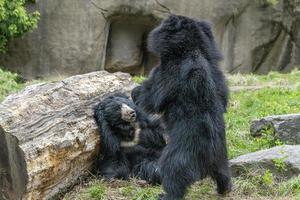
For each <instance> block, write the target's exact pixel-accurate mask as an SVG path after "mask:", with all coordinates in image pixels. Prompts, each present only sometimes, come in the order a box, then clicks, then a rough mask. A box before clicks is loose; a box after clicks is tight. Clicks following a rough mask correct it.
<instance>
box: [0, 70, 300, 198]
mask: <svg viewBox="0 0 300 200" xmlns="http://www.w3.org/2000/svg"><path fill="white" fill-rule="evenodd" d="M227 78H228V83H229V86H230V87H231V88H232V89H234V88H238V89H237V90H233V91H234V92H231V95H230V103H229V107H228V112H227V113H226V115H225V120H226V126H227V142H228V150H229V157H230V158H234V157H237V156H239V155H242V154H246V153H249V152H254V151H257V150H261V149H266V148H270V147H272V146H276V145H280V144H282V142H281V141H278V140H276V139H274V137H273V135H272V132H268V131H266V132H265V133H264V134H263V136H262V137H260V138H253V137H251V136H250V133H249V127H250V122H251V121H252V120H253V119H257V118H261V117H264V116H268V115H277V114H287V113H299V112H300V71H297V70H294V71H292V72H291V73H288V74H280V73H277V72H271V73H269V74H268V75H261V76H258V75H251V74H250V75H241V74H236V75H227ZM133 79H134V81H136V82H139V83H140V82H142V81H143V80H144V79H145V78H144V77H134V78H133ZM0 83H1V85H0V101H1V99H3V98H4V96H6V95H8V94H10V93H12V92H16V91H18V90H20V89H22V88H23V87H24V86H26V85H27V84H28V83H22V82H20V81H19V79H18V76H17V75H16V74H13V73H10V72H7V71H3V70H0ZM274 162H276V161H274ZM277 164H278V165H279V164H280V162H279V161H277ZM233 183H234V190H233V192H232V193H230V194H229V195H228V196H226V197H224V199H263V200H267V199H272V200H274V199H295V200H297V199H300V176H299V177H295V178H294V179H290V180H288V181H277V180H276V181H275V180H274V179H273V176H272V174H271V173H270V172H268V171H266V172H265V174H257V173H253V172H245V173H244V174H243V175H242V176H241V177H238V178H234V179H233ZM161 191H162V189H161V187H159V186H149V185H147V184H146V183H145V182H142V181H138V180H131V181H129V182H128V181H114V182H107V181H99V180H97V179H96V178H94V179H93V180H92V181H90V182H89V183H88V184H87V185H82V186H80V187H79V188H78V189H77V190H76V191H73V193H70V194H67V195H66V196H65V198H64V199H65V200H68V199H72V200H73V199H78V200H88V199H91V200H127V199H130V200H152V199H156V197H157V195H158V194H159V193H160V192H161ZM218 198H219V197H218V195H216V192H215V184H214V183H213V182H212V181H211V180H210V179H206V180H204V181H201V182H197V183H195V184H194V185H193V186H192V187H191V188H190V189H189V191H188V194H187V199H191V200H194V199H195V200H196V199H218Z"/></svg>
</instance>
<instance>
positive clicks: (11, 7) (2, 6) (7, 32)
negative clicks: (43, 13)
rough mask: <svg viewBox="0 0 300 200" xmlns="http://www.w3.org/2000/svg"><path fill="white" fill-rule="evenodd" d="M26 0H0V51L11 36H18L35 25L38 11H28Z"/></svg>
mask: <svg viewBox="0 0 300 200" xmlns="http://www.w3.org/2000/svg"><path fill="white" fill-rule="evenodd" d="M25 2H26V0H0V53H1V52H2V53H3V52H5V50H6V44H7V42H8V41H9V40H10V39H11V38H15V37H19V36H21V35H23V34H24V33H26V32H28V31H31V30H32V29H34V28H36V27H37V22H38V20H39V16H40V15H39V13H38V12H33V13H28V12H27V11H26V9H25V7H24V4H25Z"/></svg>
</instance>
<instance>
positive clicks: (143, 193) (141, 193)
mask: <svg viewBox="0 0 300 200" xmlns="http://www.w3.org/2000/svg"><path fill="white" fill-rule="evenodd" d="M159 192H160V189H159V187H146V188H141V187H134V186H127V187H124V188H121V193H122V194H123V196H125V197H127V198H128V199H132V200H156V199H157V196H158V194H159Z"/></svg>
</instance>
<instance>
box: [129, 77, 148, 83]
mask: <svg viewBox="0 0 300 200" xmlns="http://www.w3.org/2000/svg"><path fill="white" fill-rule="evenodd" d="M132 80H133V81H134V82H135V83H138V84H141V83H142V82H143V81H144V80H146V77H144V76H134V77H133V78H132Z"/></svg>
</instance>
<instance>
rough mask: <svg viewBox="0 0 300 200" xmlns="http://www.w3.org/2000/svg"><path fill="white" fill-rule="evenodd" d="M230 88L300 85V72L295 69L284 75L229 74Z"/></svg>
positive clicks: (277, 73) (271, 73)
mask: <svg viewBox="0 0 300 200" xmlns="http://www.w3.org/2000/svg"><path fill="white" fill-rule="evenodd" d="M226 77H227V80H228V84H229V86H239V87H241V86H245V87H247V86H281V87H286V86H294V87H297V86H299V85H300V71H299V70H298V69H294V70H293V71H292V72H290V73H287V74H282V73H279V72H270V73H269V74H267V75H255V74H227V75H226Z"/></svg>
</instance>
